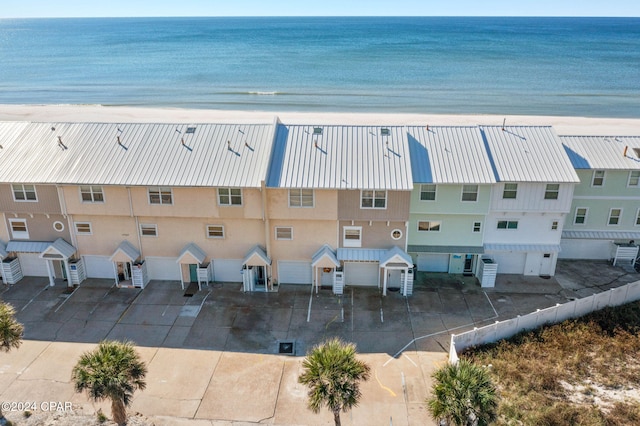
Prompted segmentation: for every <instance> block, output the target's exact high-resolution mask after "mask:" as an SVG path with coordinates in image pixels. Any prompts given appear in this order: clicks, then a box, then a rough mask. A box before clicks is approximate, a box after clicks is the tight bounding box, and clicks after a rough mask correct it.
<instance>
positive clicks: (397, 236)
mask: <svg viewBox="0 0 640 426" xmlns="http://www.w3.org/2000/svg"><path fill="white" fill-rule="evenodd" d="M391 238H392V239H394V240H399V239H400V238H402V230H401V229H394V230H393V231H391Z"/></svg>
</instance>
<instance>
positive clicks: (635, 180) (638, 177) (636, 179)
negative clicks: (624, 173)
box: [627, 170, 640, 187]
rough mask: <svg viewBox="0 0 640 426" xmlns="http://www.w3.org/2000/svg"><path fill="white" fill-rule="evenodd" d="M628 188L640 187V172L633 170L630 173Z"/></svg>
mask: <svg viewBox="0 0 640 426" xmlns="http://www.w3.org/2000/svg"><path fill="white" fill-rule="evenodd" d="M627 186H636V187H638V186H640V170H631V171H630V172H629V180H628V181H627Z"/></svg>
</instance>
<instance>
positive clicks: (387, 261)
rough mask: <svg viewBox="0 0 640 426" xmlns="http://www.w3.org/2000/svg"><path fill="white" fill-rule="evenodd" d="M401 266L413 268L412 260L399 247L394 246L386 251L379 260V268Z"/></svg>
mask: <svg viewBox="0 0 640 426" xmlns="http://www.w3.org/2000/svg"><path fill="white" fill-rule="evenodd" d="M392 264H393V266H396V267H397V266H402V265H405V266H407V267H409V268H410V267H413V260H411V256H409V255H408V254H407V253H406V252H404V251H403V250H402V249H401V248H400V247H398V246H396V247H393V248H391V249H390V250H387V252H386V253H385V254H383V255H382V257H381V258H380V266H381V267H383V268H384V267H386V266H391V265H392Z"/></svg>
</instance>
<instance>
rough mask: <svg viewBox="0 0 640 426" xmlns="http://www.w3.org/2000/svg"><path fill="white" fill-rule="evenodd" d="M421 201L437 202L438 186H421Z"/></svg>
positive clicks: (427, 184) (428, 184)
mask: <svg viewBox="0 0 640 426" xmlns="http://www.w3.org/2000/svg"><path fill="white" fill-rule="evenodd" d="M420 200H421V201H435V200H436V186H435V185H434V184H430V183H425V184H423V185H420Z"/></svg>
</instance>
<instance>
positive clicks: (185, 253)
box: [176, 243, 207, 265]
mask: <svg viewBox="0 0 640 426" xmlns="http://www.w3.org/2000/svg"><path fill="white" fill-rule="evenodd" d="M206 257H207V254H206V253H205V252H204V250H202V249H201V248H200V247H198V246H197V245H196V244H195V243H189V244H187V245H186V246H184V248H183V249H182V251H181V252H180V255H179V256H178V259H176V263H181V264H198V265H199V264H201V263H203V262H204V260H205V259H206Z"/></svg>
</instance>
